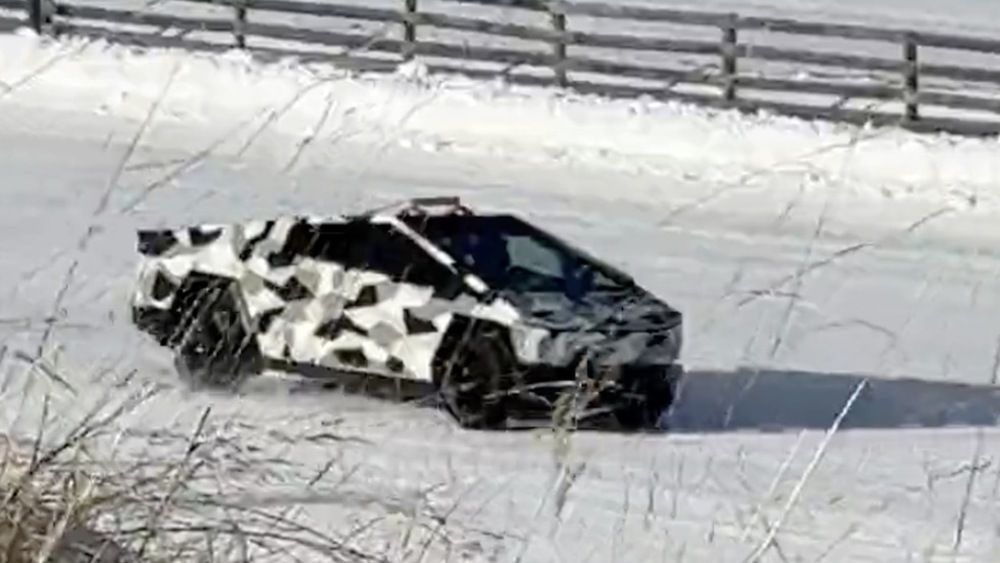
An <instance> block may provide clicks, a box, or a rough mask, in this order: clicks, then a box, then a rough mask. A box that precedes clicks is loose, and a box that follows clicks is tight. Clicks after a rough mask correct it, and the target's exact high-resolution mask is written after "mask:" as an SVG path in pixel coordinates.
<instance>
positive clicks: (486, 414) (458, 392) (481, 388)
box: [434, 330, 513, 429]
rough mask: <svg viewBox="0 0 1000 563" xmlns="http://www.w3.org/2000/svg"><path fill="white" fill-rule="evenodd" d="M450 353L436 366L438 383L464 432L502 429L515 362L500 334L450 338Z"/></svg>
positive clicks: (454, 336) (472, 333)
mask: <svg viewBox="0 0 1000 563" xmlns="http://www.w3.org/2000/svg"><path fill="white" fill-rule="evenodd" d="M448 336H451V337H452V339H454V340H455V341H454V342H450V343H449V348H450V350H451V353H450V354H448V357H445V358H440V359H439V360H438V361H436V362H435V363H436V365H435V370H434V371H435V383H436V384H437V387H438V392H439V393H440V395H441V398H442V400H443V402H444V404H445V407H446V408H447V409H448V411H449V412H450V413H451V415H452V416H453V417H454V418H455V419H456V420H457V421H458V423H459V424H460V425H461V426H463V427H465V428H477V429H499V428H503V427H504V426H505V424H506V422H507V414H508V413H507V405H508V403H509V401H508V397H507V393H508V391H509V388H510V384H509V382H510V381H511V378H512V375H513V362H512V361H511V360H512V359H511V357H510V355H509V354H507V353H505V351H506V350H508V347H507V346H504V341H503V339H502V334H501V333H500V331H490V330H483V331H467V332H466V336H465V337H459V335H458V334H456V333H455V332H451V334H449V335H447V336H446V338H448Z"/></svg>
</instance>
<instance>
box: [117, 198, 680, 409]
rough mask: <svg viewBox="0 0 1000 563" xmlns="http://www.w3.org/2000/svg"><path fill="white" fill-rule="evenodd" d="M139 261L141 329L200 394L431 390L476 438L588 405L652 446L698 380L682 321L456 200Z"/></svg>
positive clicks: (182, 231) (174, 244)
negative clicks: (521, 412)
mask: <svg viewBox="0 0 1000 563" xmlns="http://www.w3.org/2000/svg"><path fill="white" fill-rule="evenodd" d="M138 251H139V253H140V254H141V261H140V265H139V273H138V284H137V287H136V289H135V291H134V293H133V295H132V319H133V322H134V323H135V325H136V326H137V327H138V328H139V329H140V330H142V331H144V332H145V333H148V334H149V335H151V336H152V337H154V338H155V339H156V341H157V342H158V343H159V344H160V345H163V346H166V347H169V349H171V350H172V351H173V353H174V358H175V364H176V366H177V368H178V371H179V372H180V373H181V375H182V376H183V377H185V378H186V379H188V380H189V381H191V382H193V383H196V384H198V385H207V386H214V387H227V386H234V385H239V384H240V383H241V382H243V381H244V380H246V379H247V378H248V377H251V376H253V375H254V374H258V373H260V372H262V371H264V370H269V369H278V370H285V371H292V370H295V369H296V367H306V368H314V369H313V370H312V371H308V370H305V371H303V373H305V372H308V373H312V374H314V375H313V376H315V374H317V373H319V374H322V375H319V377H328V378H331V380H335V379H336V378H338V377H343V376H352V375H353V376H355V377H357V376H360V377H362V378H388V380H389V381H393V380H395V381H409V382H421V383H422V384H424V385H425V386H426V387H432V388H433V389H434V390H435V393H436V394H437V395H438V396H439V397H440V399H441V400H442V402H443V403H444V405H445V406H446V408H447V409H448V410H449V411H450V413H451V414H452V415H453V416H454V417H455V418H456V419H457V420H458V421H459V423H460V424H462V425H463V426H466V427H478V428H497V427H504V426H505V425H506V423H507V419H508V416H509V415H511V414H512V411H513V410H514V409H515V408H521V407H523V408H525V409H527V410H531V409H534V408H538V409H542V412H546V413H550V414H551V413H553V412H558V411H559V409H560V405H562V406H563V408H566V405H572V408H575V409H578V411H577V412H583V413H587V412H590V411H588V409H591V410H593V411H594V412H596V411H601V410H603V412H604V414H606V415H611V416H613V417H614V418H615V419H617V421H618V422H619V423H620V424H621V425H623V426H625V427H631V428H636V427H643V426H647V425H651V424H655V421H656V419H657V417H659V416H660V415H661V413H663V412H664V411H665V410H666V409H667V408H668V407H669V406H670V405H671V403H672V401H673V398H674V393H675V390H676V387H677V384H678V381H679V379H680V377H681V376H682V374H683V369H682V367H681V364H680V363H679V354H680V351H681V343H682V315H681V313H680V312H679V311H677V310H675V309H674V308H673V307H671V306H670V305H668V304H667V303H664V302H663V301H661V300H659V299H657V298H656V297H655V296H653V295H652V294H650V293H649V292H648V291H646V290H645V289H643V288H641V287H639V286H638V285H637V284H636V282H635V281H634V280H633V279H632V278H631V277H630V276H628V275H627V274H625V273H623V272H621V271H619V270H617V269H616V268H614V267H611V266H610V265H608V264H605V263H604V262H602V261H600V260H598V259H596V258H594V257H592V256H590V255H589V254H587V253H586V252H584V251H582V250H580V249H578V248H576V247H574V246H573V245H571V244H568V243H567V242H565V241H564V240H562V239H560V238H558V237H556V236H554V235H553V234H550V233H549V232H546V231H545V230H543V229H541V228H539V227H537V226H535V225H532V224H530V223H528V222H526V221H524V220H522V219H520V218H518V217H516V216H514V215H510V214H479V213H476V212H474V211H473V210H472V209H470V208H469V207H467V206H465V205H463V204H462V203H461V202H460V201H459V200H458V199H457V198H422V199H415V200H410V201H407V202H403V203H400V204H398V205H396V206H393V207H386V208H381V209H376V210H372V211H368V212H365V213H361V214H357V215H346V216H340V217H332V218H331V217H310V216H283V217H275V218H271V219H263V220H259V221H249V222H245V223H241V224H226V225H199V226H190V227H181V228H175V229H162V230H140V231H139V232H138ZM275 366H277V367H275ZM316 368H319V369H318V370H317V369H316ZM426 387H425V388H426ZM567 397H570V398H567ZM581 398H582V399H581ZM517 405H521V407H518V406H517ZM594 405H597V406H596V407H595V406H594Z"/></svg>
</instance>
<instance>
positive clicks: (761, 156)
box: [0, 49, 1000, 561]
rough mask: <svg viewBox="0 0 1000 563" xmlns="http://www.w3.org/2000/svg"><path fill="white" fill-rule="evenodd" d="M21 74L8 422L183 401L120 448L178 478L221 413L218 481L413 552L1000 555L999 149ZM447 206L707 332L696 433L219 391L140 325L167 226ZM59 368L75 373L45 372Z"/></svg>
mask: <svg viewBox="0 0 1000 563" xmlns="http://www.w3.org/2000/svg"><path fill="white" fill-rule="evenodd" d="M3 52H4V51H0V53H3ZM6 52H7V53H11V52H13V51H9V50H8V51H6ZM22 54H25V56H24V58H17V56H11V55H8V57H9V58H7V59H4V58H3V57H4V55H3V54H0V71H3V72H4V73H5V74H0V80H3V81H4V83H5V84H8V85H16V87H14V88H8V89H7V91H6V94H3V93H0V96H3V97H2V98H0V173H2V191H0V204H2V205H0V214H2V215H0V217H2V220H0V315H2V317H0V347H2V349H3V350H4V352H3V353H0V383H2V387H0V389H2V395H0V401H2V407H3V408H2V409H0V411H2V412H3V413H4V415H5V422H6V424H7V425H8V428H10V429H13V430H15V431H17V432H21V433H24V434H25V435H29V436H30V435H34V433H35V431H36V428H37V425H38V421H39V419H40V418H39V417H40V416H41V411H42V404H43V402H44V400H43V399H44V398H45V397H46V396H47V397H48V398H49V401H51V402H50V403H49V409H50V412H58V413H59V417H58V418H57V419H56V420H54V421H53V422H52V425H53V427H54V428H56V429H58V428H60V427H66V426H69V425H71V424H72V423H73V422H74V421H75V420H77V419H79V417H81V416H82V415H83V413H85V412H87V410H88V408H90V407H91V406H92V405H94V404H96V403H99V402H102V401H108V400H109V397H112V398H114V397H118V396H124V395H127V394H130V393H135V392H137V390H140V389H156V390H157V392H156V394H155V396H153V397H152V398H150V399H149V400H148V401H147V402H146V403H145V404H144V405H143V407H142V409H140V410H137V411H135V413H134V414H132V415H130V416H128V417H126V418H125V419H123V420H122V421H121V422H120V424H121V432H122V433H121V435H120V436H117V438H116V440H115V441H113V442H112V443H109V444H106V446H107V447H108V448H109V452H110V451H111V448H114V451H115V452H117V453H116V456H117V457H120V458H121V457H130V456H131V457H138V456H146V457H162V458H169V457H171V456H179V455H182V452H181V451H180V450H178V449H177V447H178V446H183V443H180V444H178V443H177V442H171V441H170V440H167V439H166V437H169V436H181V437H183V436H186V435H187V434H188V433H189V432H190V430H191V429H192V428H193V427H194V426H195V425H196V424H197V422H198V419H199V417H200V416H201V415H202V413H203V411H204V409H205V408H206V407H211V415H210V418H209V424H208V427H209V433H210V434H211V435H212V436H214V437H215V438H214V439H217V440H222V441H225V443H227V444H229V445H230V447H231V449H230V450H225V451H224V453H222V454H219V455H220V456H221V458H220V460H217V461H218V462H219V464H220V465H219V467H221V468H223V469H224V470H225V471H224V472H223V473H222V474H220V475H217V476H215V477H216V479H215V480H214V481H213V487H215V489H213V490H218V491H221V492H222V494H224V495H225V496H226V498H228V499H231V500H232V502H234V503H241V504H245V505H259V506H287V507H289V508H293V507H294V508H295V509H296V510H297V511H298V512H299V514H300V517H301V518H302V519H303V521H305V522H308V523H309V524H310V525H311V526H314V527H315V528H316V529H318V530H321V531H323V532H327V533H331V534H334V535H336V536H337V537H342V538H344V540H345V541H347V542H349V543H350V544H351V545H355V546H358V547H359V548H361V549H364V550H366V551H367V552H369V553H378V554H382V555H384V556H385V558H386V559H388V560H391V561H404V560H405V561H410V560H413V561H417V560H421V559H423V560H427V561H436V560H446V559H447V558H450V559H451V560H477V561H478V560H484V561H485V560H497V561H515V560H517V559H518V558H519V557H520V558H521V560H523V561H661V560H662V561H679V560H688V561H741V560H745V559H751V560H752V559H753V556H754V555H755V554H760V553H763V557H762V560H765V561H771V560H782V559H786V560H799V559H801V560H820V559H822V560H828V561H910V560H933V561H937V560H941V561H944V560H947V561H956V560H959V561H987V560H994V559H995V558H996V556H997V555H998V552H1000V550H998V546H997V542H996V532H995V530H996V529H997V528H996V527H997V524H998V523H1000V522H998V520H997V516H998V514H997V511H996V508H995V507H996V496H997V483H1000V468H998V467H997V466H996V455H997V451H998V446H1000V433H998V432H997V431H996V430H995V429H994V426H995V424H996V417H997V414H998V413H1000V393H998V392H997V391H996V390H995V387H994V385H993V384H995V383H996V363H997V361H996V358H997V350H998V338H1000V314H998V313H1000V310H998V309H1000V297H998V296H1000V292H998V291H997V290H998V289H1000V281H998V278H997V275H996V272H997V270H998V268H1000V259H998V256H997V255H996V252H995V249H996V242H997V238H998V236H997V232H996V229H990V228H989V227H990V225H993V224H995V223H994V221H995V220H996V219H997V218H998V215H1000V213H998V212H997V211H996V208H995V199H996V191H995V190H996V187H995V186H996V184H995V181H996V179H997V177H998V176H997V172H996V168H995V167H996V164H995V162H996V159H995V154H996V148H997V147H996V145H995V144H990V142H988V141H977V142H975V143H972V142H953V141H951V140H948V139H933V138H926V137H924V138H921V137H913V136H907V135H902V134H896V133H890V134H888V140H886V137H879V138H874V139H868V140H861V141H859V142H858V143H857V145H856V146H852V147H848V148H846V149H845V148H844V146H845V139H846V140H848V141H849V140H850V131H849V130H847V133H845V132H844V131H845V130H841V129H830V128H825V127H823V126H818V127H815V128H814V127H812V126H808V125H805V124H796V123H795V122H791V121H788V122H786V121H781V120H777V121H768V120H761V121H749V120H742V119H741V118H736V117H732V116H717V117H713V116H709V115H707V114H700V113H698V112H690V111H687V110H683V109H678V108H670V107H668V108H660V109H655V108H654V109H652V110H650V109H643V108H638V109H636V108H635V107H634V106H629V107H631V108H632V109H631V110H629V111H621V112H620V113H619V109H620V108H616V107H610V108H608V107H605V106H602V105H600V104H596V103H593V104H592V105H591V106H587V105H586V104H585V103H583V102H580V103H579V104H577V105H564V106H560V105H559V102H556V101H553V100H550V99H546V98H544V94H537V93H536V94H534V95H536V96H538V97H539V98H538V99H532V98H530V96H529V95H528V94H521V96H523V97H521V98H519V97H517V96H516V95H515V94H510V93H505V92H499V93H496V94H495V95H496V98H497V99H496V100H490V99H481V98H469V97H463V98H462V99H463V100H464V101H465V104H464V105H457V104H455V99H452V100H450V102H449V100H448V99H447V96H448V95H449V94H448V92H447V91H445V92H444V93H442V90H441V89H437V90H435V87H434V86H433V85H431V86H428V85H426V84H425V85H422V86H413V85H412V84H411V83H409V82H407V81H406V80H404V79H402V78H400V79H396V78H392V79H385V80H383V81H382V82H377V81H376V82H372V83H362V82H359V83H352V82H348V83H347V84H346V85H344V84H341V83H333V85H332V86H323V87H329V88H332V89H328V90H322V87H318V88H320V89H319V90H317V92H318V93H317V94H316V95H317V96H318V98H316V97H314V98H312V99H311V101H306V102H304V104H305V105H304V108H305V109H302V108H299V109H297V110H295V111H298V112H299V113H298V114H295V113H294V111H292V110H289V111H288V112H286V113H282V114H281V115H277V114H274V115H275V116H274V117H273V118H271V117H268V116H269V115H272V114H268V113H267V112H266V111H265V112H263V113H261V112H260V111H259V110H261V109H264V110H266V109H269V108H272V109H273V108H279V109H280V108H281V107H282V104H281V103H280V101H282V100H286V98H285V96H286V95H287V94H291V93H294V92H295V91H296V88H297V87H299V86H301V85H302V84H301V83H298V82H296V81H295V80H289V79H288V77H287V76H286V75H288V74H289V73H291V74H292V76H293V78H295V77H299V78H301V76H302V75H301V74H294V72H293V71H292V70H288V69H280V68H279V69H277V70H275V69H271V70H267V71H261V70H259V69H253V68H249V70H248V69H247V68H245V67H242V66H238V68H237V70H236V71H233V70H232V69H231V68H228V67H225V63H212V65H209V66H204V65H203V66H202V67H199V65H200V64H202V63H199V62H197V61H193V60H188V59H185V58H183V57H180V58H179V59H178V60H177V67H176V68H179V69H180V70H179V71H177V73H176V75H175V76H176V80H175V82H174V83H173V84H172V86H171V88H174V90H173V92H174V94H173V97H170V96H169V95H165V96H160V93H161V92H164V91H167V90H169V88H165V87H164V85H165V84H166V83H167V82H168V79H167V76H168V75H170V73H169V72H166V73H160V74H157V72H156V71H157V70H158V69H159V67H157V66H156V64H157V61H158V59H142V58H141V57H140V56H131V55H130V56H131V57H137V58H131V59H129V58H127V57H126V59H125V60H122V59H114V60H110V61H107V60H103V59H101V58H100V57H98V56H91V58H83V59H79V60H77V61H76V62H74V61H73V60H72V59H71V58H70V60H63V61H60V62H57V63H55V65H54V66H53V67H52V68H51V69H50V70H49V71H40V74H38V76H37V77H35V78H32V79H31V80H28V81H20V80H19V78H21V77H22V76H24V75H27V74H30V72H29V71H30V70H32V69H35V70H37V69H36V68H35V67H34V66H32V64H30V63H31V61H32V60H34V59H30V56H36V55H31V53H29V52H28V49H25V51H24V53H22ZM44 54H45V53H43V54H42V55H44ZM49 54H51V53H49ZM42 55H37V61H45V60H47V57H46V56H42ZM18 56H19V55H18ZM102 56H104V55H103V54H102ZM12 61H14V62H12ZM5 62H6V63H7V64H6V66H5V64H4V63H5ZM160 62H162V61H160ZM14 63H16V64H14ZM141 63H145V66H143V65H142V64H141ZM234 64H236V65H241V64H242V63H238V62H237V63H234ZM60 65H62V66H61V69H60ZM213 65H221V66H222V67H224V68H223V70H221V71H219V70H218V68H216V69H215V70H216V71H218V72H215V73H214V74H212V73H201V74H199V73H198V70H199V68H201V69H202V70H204V68H215V67H214V66H213ZM293 70H294V69H293ZM245 71H246V72H249V73H248V74H240V73H242V72H245ZM46 72H51V74H46ZM227 72H230V73H232V72H236V74H238V75H239V76H241V77H243V78H242V79H243V80H245V82H243V83H239V84H241V85H240V86H239V87H240V88H241V89H244V92H253V99H243V100H240V99H238V98H235V97H232V98H229V99H227V100H220V99H213V98H212V97H211V96H207V95H206V91H209V92H211V93H213V94H214V95H215V96H226V95H227V94H229V92H228V91H227V90H225V89H222V88H219V87H218V86H219V84H222V83H223V81H224V80H225V79H226V78H225V75H226V73H227ZM295 72H298V71H295ZM59 73H63V74H62V75H61V76H62V78H61V79H60V74H59ZM254 73H257V74H254ZM268 73H270V74H268ZM282 73H285V74H284V75H283V74H282ZM220 76H221V77H220ZM260 76H264V77H265V78H266V79H267V80H270V81H271V82H270V83H269V84H270V85H271V86H273V85H274V84H275V83H277V82H280V81H281V80H285V81H286V82H289V81H290V82H295V83H294V84H292V85H290V86H288V88H287V89H285V90H281V91H280V92H277V93H276V91H275V90H274V89H273V88H272V89H266V88H262V87H260V86H261V84H260V83H259V82H255V81H259V80H262V79H261V78H260ZM68 77H69V78H68ZM102 80H105V82H102ZM213 80H215V81H218V83H216V84H214V86H213V84H212V83H211V82H212V81H213ZM60 84H61V85H62V86H61V88H62V90H59V89H58V88H59V87H60V86H59V85H60ZM372 84H374V86H373V85H372ZM236 87H237V83H235V82H232V83H230V84H229V88H231V89H232V88H236ZM366 88H368V89H373V90H372V91H373V92H375V93H376V94H378V96H381V97H378V96H369V95H367V94H366V90H365V89H366ZM380 88H381V90H380ZM458 89H459V90H461V88H458ZM369 93H371V92H369ZM465 94H466V91H465V90H461V92H460V94H459V95H462V96H464V95H465ZM442 97H444V98H445V101H441V98H442ZM324 99H326V100H332V102H331V103H330V106H329V107H327V106H325V105H324V104H323V103H322V101H323V100H324ZM157 100H159V101H157ZM448 103H452V104H453V105H451V106H449V105H447V104H448ZM588 103H589V102H588ZM435 104H436V105H435ZM330 107H332V108H333V109H330ZM324 108H326V111H324ZM400 108H408V111H401V110H400ZM425 111H426V112H429V113H423V112H425ZM477 111H478V112H479V113H478V114H477V113H476V112H477ZM532 111H534V112H535V113H531V112H532ZM635 111H638V114H637V113H635ZM400 112H401V113H400ZM505 112H506V113H505ZM519 112H520V113H519ZM476 115H478V119H477V120H475V121H462V119H463V118H464V117H473V116H476ZM519 115H520V116H521V117H520V119H521V121H520V122H519V123H515V122H510V119H516V118H517V116H519ZM324 116H325V117H324ZM622 116H627V117H624V118H623V117H622ZM147 117H149V119H148V120H147ZM254 119H256V121H254ZM448 119H452V121H448ZM602 119H603V120H604V121H601V120H602ZM659 120H665V121H659ZM670 120H672V121H670ZM587 130H589V131H590V132H591V133H593V134H595V135H596V136H593V137H587V136H586V135H585V134H584V133H585V132H586V131H587ZM602 132H603V133H604V134H605V138H603V139H602V138H600V135H599V134H600V133H602ZM555 139H558V140H559V141H558V143H556V142H555V141H554V140H555ZM644 141H646V142H649V144H646V143H645V142H644ZM654 141H655V142H658V143H660V145H656V144H655V143H654ZM602 143H603V144H605V145H606V146H605V145H602ZM848 144H849V143H848ZM838 147H839V148H838ZM614 149H619V151H620V152H618V153H616V152H614ZM830 152H834V153H836V154H834V156H830ZM796 154H798V155H800V158H799V159H798V160H794V159H785V160H789V161H791V162H792V164H787V163H786V164H785V165H781V164H780V163H781V162H785V161H784V160H783V158H784V157H787V156H788V155H796ZM801 155H806V156H801ZM432 194H449V195H459V196H461V197H462V198H463V199H464V200H465V202H466V203H468V204H470V205H472V206H474V207H479V208H483V209H489V210H501V211H510V212H514V213H519V214H523V215H525V216H527V217H530V218H531V219H532V220H534V221H537V222H540V223H542V224H544V225H546V226H547V227H549V228H551V229H552V230H554V231H556V232H558V233H560V234H562V235H564V236H566V237H567V238H569V239H571V240H573V241H574V242H577V243H579V244H581V245H582V246H584V247H585V248H588V249H590V250H592V251H593V252H594V253H596V254H597V255H598V256H602V257H606V258H607V259H609V260H610V261H612V262H614V263H615V264H617V265H619V266H621V267H623V268H624V269H625V270H627V271H629V272H631V273H633V274H635V275H636V277H637V278H638V279H639V281H640V282H641V283H642V284H643V285H645V286H647V287H648V288H649V289H651V290H653V291H654V292H655V293H657V294H658V295H660V296H661V297H663V298H664V299H666V300H667V301H669V302H670V303H672V304H674V305H676V306H677V307H679V308H680V309H681V310H682V311H684V313H685V315H686V319H687V330H686V334H685V346H686V348H685V352H684V360H685V363H686V364H687V366H688V369H689V377H688V382H687V384H686V386H685V387H684V391H683V395H682V397H681V400H680V402H679V403H678V405H677V408H676V409H675V411H674V412H673V413H671V415H670V422H671V425H672V427H673V429H674V431H673V432H671V433H669V434H665V435H644V434H637V435H627V434H614V433H609V432H601V431H584V432H579V433H577V434H574V435H572V436H570V437H569V438H566V439H565V440H564V438H563V437H561V436H560V435H558V434H554V433H551V432H546V431H528V432H511V433H485V432H483V433H477V432H466V431H461V430H459V429H457V428H456V427H455V425H454V423H453V422H452V421H451V420H450V419H449V418H448V417H447V416H446V415H445V414H444V413H442V412H440V411H438V410H436V409H434V408H431V407H429V406H426V405H421V404H396V403H393V402H390V401H379V400H374V399H369V398H363V397H353V396H343V395H340V394H337V393H332V392H323V391H320V390H315V389H312V390H310V389H309V388H307V387H303V386H298V385H296V384H294V383H292V382H288V381H283V380H276V379H273V378H261V379H260V380H258V381H257V382H255V383H254V384H253V385H251V386H249V387H248V388H247V389H246V390H245V391H244V392H243V393H241V394H240V395H239V396H233V395H228V394H214V393H207V392H191V391H189V390H187V389H185V388H184V387H183V386H181V385H179V384H177V382H176V380H175V376H174V374H173V372H172V368H171V367H170V358H169V357H168V355H167V354H166V353H165V351H163V350H160V349H158V348H157V347H156V346H155V345H154V344H153V343H151V342H149V341H148V339H146V338H144V337H143V336H142V335H140V334H139V333H138V331H136V330H134V329H133V328H132V327H131V326H130V325H129V323H128V317H127V296H128V293H129V291H130V290H131V282H132V280H133V277H132V276H133V274H134V266H135V263H136V255H135V240H134V232H135V229H137V228H139V227H141V226H149V225H153V226H171V225H182V224H187V223H207V222H221V221H228V220H240V219H245V218H249V217H262V216H268V215H273V214H276V213H285V212H290V211H307V212H310V213H330V214H337V213H341V212H344V211H358V210H361V209H365V208H369V207H373V206H377V205H381V204H384V203H387V202H391V201H395V200H398V199H403V198H408V197H412V196H416V195H432ZM39 350H41V354H40V357H41V358H42V365H44V367H45V369H47V370H49V372H50V373H51V376H50V377H44V376H43V375H40V374H41V373H42V372H41V371H39V370H38V369H34V370H29V367H30V366H29V361H30V360H31V359H33V358H36V357H37V356H39V354H38V351H39ZM741 366H756V367H754V368H741ZM35 367H36V368H37V367H38V365H37V364H36V366H35ZM856 391H859V394H858V395H857V396H856V399H854V400H852V395H853V394H854V393H855V392H856ZM845 405H847V406H849V407H850V408H849V410H848V412H847V414H846V416H845V417H844V418H843V420H842V423H841V425H840V428H839V431H838V432H837V433H836V434H835V435H834V436H833V437H832V439H831V440H830V441H829V443H826V442H825V441H824V440H825V432H826V430H827V429H828V428H829V427H830V426H831V425H832V424H834V422H835V419H836V418H837V415H838V413H840V412H841V411H842V410H843V409H844V408H845ZM52 432H53V433H56V432H58V430H52ZM819 452H822V453H823V454H824V455H823V456H822V457H821V458H820V457H819V456H818V453H819ZM109 455H110V453H109ZM814 460H817V461H816V463H813V462H814ZM418 537H419V539H416V538H418Z"/></svg>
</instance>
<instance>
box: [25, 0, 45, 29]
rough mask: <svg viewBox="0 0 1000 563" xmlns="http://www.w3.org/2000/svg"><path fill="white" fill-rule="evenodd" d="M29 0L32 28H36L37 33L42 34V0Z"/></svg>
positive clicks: (29, 16) (29, 15)
mask: <svg viewBox="0 0 1000 563" xmlns="http://www.w3.org/2000/svg"><path fill="white" fill-rule="evenodd" d="M27 1H28V19H29V20H30V22H31V29H34V30H35V33H37V34H39V35H41V33H42V19H43V18H42V0H27Z"/></svg>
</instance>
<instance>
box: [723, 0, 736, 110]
mask: <svg viewBox="0 0 1000 563" xmlns="http://www.w3.org/2000/svg"><path fill="white" fill-rule="evenodd" d="M738 17H739V16H737V15H736V14H730V15H729V17H728V18H727V19H726V23H725V24H724V25H723V26H722V44H721V46H720V50H721V52H722V98H723V99H724V100H726V101H727V102H731V101H733V100H735V99H736V55H737V52H736V40H737V36H736V20H737V18H738Z"/></svg>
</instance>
